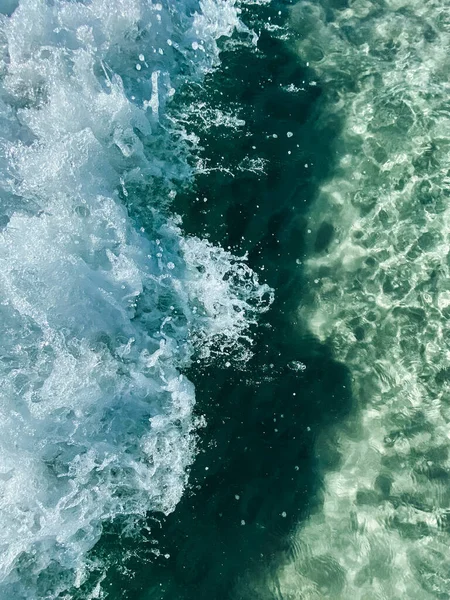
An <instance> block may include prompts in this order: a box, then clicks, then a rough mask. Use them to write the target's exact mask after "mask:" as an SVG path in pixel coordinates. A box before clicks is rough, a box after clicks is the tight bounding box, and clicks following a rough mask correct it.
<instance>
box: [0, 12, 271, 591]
mask: <svg viewBox="0 0 450 600" xmlns="http://www.w3.org/2000/svg"><path fill="white" fill-rule="evenodd" d="M236 28H237V29H239V30H240V31H241V32H242V31H243V26H242V25H241V24H240V22H239V18H238V11H237V9H236V7H235V6H234V2H233V0H230V1H225V0H203V1H200V2H198V1H197V0H184V1H183V2H175V1H172V0H163V1H162V2H159V3H156V2H152V1H150V0H126V1H125V0H80V1H69V0H68V1H64V0H21V1H20V2H17V1H14V0H12V1H10V0H7V2H6V3H5V2H3V3H2V4H1V7H0V80H1V84H0V173H1V176H0V198H1V208H0V210H1V214H0V262H1V269H0V312H1V320H0V328H1V337H0V354H1V367H0V368H1V403H0V414H1V420H0V421H1V422H0V598H2V599H5V600H6V599H7V600H11V599H13V598H14V600H21V599H27V600H33V599H36V598H44V597H45V598H47V599H51V598H56V597H64V598H67V599H68V598H71V597H72V595H73V590H75V589H76V588H79V586H80V585H82V583H83V581H85V580H86V578H87V577H88V575H89V570H90V564H89V561H88V560H87V553H88V551H89V550H90V549H91V548H92V547H93V546H94V545H95V543H96V542H97V541H98V539H99V537H100V535H101V532H102V524H103V523H104V522H106V521H111V520H114V519H115V520H117V519H119V520H120V523H121V524H122V525H123V527H124V528H126V530H127V531H128V532H130V531H132V529H133V526H136V523H137V522H138V520H139V518H140V517H143V516H144V515H145V514H146V513H147V512H148V511H152V510H158V511H163V512H165V513H167V512H170V511H172V510H173V509H174V507H175V505H176V504H177V502H178V500H179V499H180V496H181V494H182V492H183V488H184V485H185V482H186V476H187V475H186V469H187V467H188V465H189V464H190V462H191V461H192V458H193V451H194V440H195V434H194V430H195V426H196V423H195V419H194V418H193V413H192V409H193V404H194V389H193V386H192V384H191V383H190V382H189V381H188V380H187V379H186V378H185V377H184V376H183V375H182V374H181V373H180V369H183V368H185V367H186V366H188V365H189V364H190V361H192V359H193V357H194V356H199V357H201V358H206V359H208V357H212V356H214V355H215V354H217V352H218V350H219V349H220V350H221V351H223V352H224V353H228V354H230V352H231V353H232V352H233V351H234V349H235V350H236V354H237V356H238V358H239V359H240V360H241V359H243V358H245V356H246V355H247V354H248V353H249V352H250V349H249V344H250V343H251V340H250V339H249V333H248V327H249V325H250V324H252V323H254V322H255V319H256V317H257V314H258V313H259V312H261V311H262V310H265V309H266V308H267V306H268V304H269V303H270V296H271V292H270V290H269V289H268V288H267V287H266V286H264V285H260V284H259V283H258V280H257V277H256V275H255V274H254V273H253V272H252V271H251V270H250V269H249V268H248V266H247V265H246V263H245V261H244V260H242V259H236V258H235V257H233V256H232V255H231V254H230V253H229V252H227V251H224V250H222V249H221V248H218V247H214V246H213V245H211V244H210V243H209V242H208V241H206V240H202V239H199V238H195V237H189V238H188V237H183V234H182V231H181V229H180V220H179V218H177V217H175V216H170V213H169V209H168V206H169V205H170V200H171V199H172V198H173V197H174V195H175V194H176V191H177V189H179V188H180V187H182V186H183V185H186V183H187V182H189V180H190V178H191V177H192V172H191V169H190V167H189V153H190V152H191V149H192V147H193V145H195V139H193V138H192V136H191V135H190V133H189V132H188V131H187V130H186V129H185V128H184V126H181V125H179V122H181V121H180V120H177V111H178V114H181V111H182V102H180V101H179V100H178V105H177V111H173V112H171V108H170V106H171V103H172V102H174V101H175V100H176V99H177V97H178V94H177V92H178V91H179V90H180V88H181V87H182V85H183V83H184V82H186V81H190V82H192V81H201V79H202V78H203V77H204V75H205V74H206V73H207V72H208V71H209V70H210V69H211V68H213V67H214V65H215V64H217V62H218V47H217V44H216V41H217V40H218V38H219V37H221V36H229V35H231V34H232V32H233V30H235V29H236ZM249 37H251V36H250V35H249ZM97 567H98V565H97ZM86 594H87V592H86ZM90 594H92V597H101V596H102V590H101V584H100V582H97V583H96V584H95V585H93V586H92V589H91V591H90ZM89 597H91V596H89Z"/></svg>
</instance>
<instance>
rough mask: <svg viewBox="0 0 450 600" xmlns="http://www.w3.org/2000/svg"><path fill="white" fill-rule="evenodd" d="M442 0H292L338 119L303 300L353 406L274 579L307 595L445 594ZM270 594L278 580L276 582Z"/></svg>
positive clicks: (448, 40)
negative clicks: (295, 550) (317, 498)
mask: <svg viewBox="0 0 450 600" xmlns="http://www.w3.org/2000/svg"><path fill="white" fill-rule="evenodd" d="M448 13H449V7H448V6H446V3H445V2H444V3H442V2H434V1H431V2H415V1H412V2H409V1H408V2H404V1H402V0H400V1H397V0H392V1H388V2H386V3H384V4H383V6H381V5H379V4H378V3H376V2H367V1H366V0H364V1H359V0H356V1H354V2H350V3H349V4H348V5H347V4H346V5H345V7H344V6H342V7H337V5H336V4H335V3H328V2H325V1H324V2H321V3H319V4H317V3H315V4H313V3H310V2H301V3H299V4H297V5H296V6H295V7H294V8H293V11H292V25H293V27H294V28H295V30H296V31H297V32H298V34H299V37H298V42H297V47H298V51H299V53H300V55H301V57H302V59H303V60H304V61H308V62H309V63H310V65H311V67H312V68H314V69H316V71H317V73H318V75H319V77H320V79H321V81H322V82H323V84H324V88H325V94H326V95H327V99H328V106H329V111H330V113H331V114H334V115H336V116H337V117H338V118H339V119H340V120H341V121H342V123H343V129H342V133H341V134H340V136H339V137H338V139H337V141H336V142H335V144H336V147H335V152H336V155H337V156H338V157H339V161H338V163H337V165H336V167H335V169H334V174H333V176H332V177H331V179H330V180H329V181H328V182H327V183H326V184H324V185H323V186H322V189H321V191H320V194H319V197H318V198H317V200H316V202H315V204H314V206H313V208H312V210H311V213H310V221H309V222H310V223H311V235H310V236H309V238H308V239H309V241H310V245H309V254H310V258H309V260H308V262H307V264H306V271H307V277H308V279H309V281H310V284H311V286H310V287H311V289H313V290H314V292H313V298H312V301H311V304H310V306H309V308H304V309H302V315H303V317H304V319H305V321H306V323H307V325H308V327H309V328H310V329H311V330H312V331H313V332H314V333H315V334H316V335H317V336H318V337H319V338H320V339H321V340H323V341H324V342H327V343H329V344H330V345H331V346H332V347H333V349H334V353H335V356H336V358H337V359H339V360H341V361H342V362H343V363H345V364H346V365H347V366H348V368H349V369H350V372H351V374H352V379H353V385H352V390H353V395H354V398H355V401H356V405H357V409H356V412H355V414H353V415H352V417H351V419H350V420H349V421H348V422H346V423H344V424H341V425H337V426H336V427H335V428H334V429H333V430H332V431H328V432H327V433H326V435H324V436H322V439H320V440H319V441H318V443H317V454H318V456H322V457H326V456H329V455H330V451H333V453H334V455H336V454H339V455H340V460H333V461H332V462H333V463H334V464H336V467H335V469H331V468H330V467H328V468H327V466H326V464H325V463H326V460H325V459H323V463H324V464H323V477H324V485H323V505H322V506H321V507H319V508H318V509H317V512H315V513H314V514H312V515H311V516H310V518H309V519H308V521H307V522H306V523H305V524H304V525H302V526H301V527H300V528H299V530H298V532H297V533H296V534H295V536H294V540H295V542H294V543H295V544H296V545H301V548H302V550H301V552H300V553H299V556H298V557H297V558H296V559H295V560H294V561H293V562H292V563H290V564H288V565H286V566H285V567H283V568H282V569H281V570H280V572H279V577H278V580H277V582H276V584H275V583H273V582H272V583H271V584H270V585H271V586H273V588H274V589H275V587H276V590H277V593H279V594H280V596H282V597H283V598H287V597H289V598H302V599H308V600H312V599H313V598H314V599H323V598H330V599H333V600H338V599H344V598H345V599H347V598H355V599H356V598H357V599H361V600H362V599H363V598H364V599H368V598H371V599H389V600H393V599H398V600H400V599H403V598H411V599H417V600H425V599H431V598H447V597H449V581H450V571H449V569H448V560H447V555H448V547H449V545H450V537H449V530H448V510H449V494H448V480H449V475H450V462H449V453H448V439H449V431H450V413H449V410H448V398H449V381H450V379H449V367H448V364H449V358H450V354H449V351H450V347H449V339H450V337H449V330H448V325H447V323H448V316H449V314H448V297H449V296H448V288H449V283H448V282H449V281H450V272H449V260H448V257H449V238H448V231H449V224H450V223H449V219H450V212H449V206H448V183H449V182H448V173H449V168H450V162H449V156H450V155H449V152H448V149H449V132H450V119H449V114H448V110H447V105H448V87H449V85H448V52H449V49H450V28H449V19H448ZM274 593H275V592H274Z"/></svg>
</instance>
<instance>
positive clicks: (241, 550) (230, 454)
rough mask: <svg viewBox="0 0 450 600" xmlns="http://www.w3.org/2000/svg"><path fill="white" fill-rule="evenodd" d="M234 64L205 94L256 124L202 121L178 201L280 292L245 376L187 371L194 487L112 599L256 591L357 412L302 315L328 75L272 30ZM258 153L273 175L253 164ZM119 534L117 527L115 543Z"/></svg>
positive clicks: (261, 11)
mask: <svg viewBox="0 0 450 600" xmlns="http://www.w3.org/2000/svg"><path fill="white" fill-rule="evenodd" d="M285 11H286V5H285V4H284V5H283V4H281V5H280V4H277V3H272V4H271V5H270V6H259V7H255V6H252V7H250V9H249V12H248V14H246V13H245V12H244V14H243V17H244V20H246V19H247V22H248V23H249V25H250V26H251V27H254V28H255V29H256V30H258V24H263V23H268V22H271V23H272V25H273V26H275V31H276V32H277V31H279V30H277V29H276V27H277V24H278V25H279V27H283V26H284V23H285V21H286V14H285ZM268 17H271V19H270V20H269V19H268ZM221 59H222V64H221V66H220V67H219V68H218V70H217V71H215V72H214V73H212V74H211V75H209V76H208V77H207V80H206V83H205V85H204V86H203V87H202V90H200V91H199V90H198V89H195V90H192V95H193V101H194V99H195V101H196V102H198V103H199V104H200V103H201V102H205V104H206V105H209V106H212V107H217V106H219V107H226V106H230V105H233V106H235V107H237V109H238V114H239V118H240V119H242V120H243V121H245V125H243V126H242V127H240V128H237V129H230V128H227V127H223V126H220V125H218V126H217V127H212V128H211V127H210V128H207V129H203V130H202V129H201V127H200V126H199V128H198V130H197V131H195V133H196V134H197V135H198V136H199V137H200V139H201V144H202V146H203V148H204V150H203V155H204V156H206V157H207V158H208V160H209V162H208V165H209V167H210V168H209V169H208V172H205V173H200V174H199V175H198V176H197V178H196V181H195V189H194V190H193V191H192V192H190V193H187V194H185V195H184V196H183V197H180V198H178V199H177V201H176V206H175V208H176V210H177V211H178V212H179V213H180V214H182V215H183V228H184V230H185V231H186V232H187V233H192V234H197V235H207V236H208V237H209V238H210V239H211V241H213V242H218V243H220V244H222V245H223V246H224V247H228V246H231V247H232V248H233V249H236V248H237V249H238V250H239V251H240V252H241V253H244V252H248V257H249V264H250V266H251V267H252V268H253V269H255V270H256V271H257V272H259V273H260V277H261V279H263V280H265V281H267V283H268V284H269V285H271V286H272V287H273V288H274V289H275V294H276V299H275V302H274V304H273V306H272V308H271V310H270V311H269V312H268V313H267V314H266V315H265V319H264V320H263V322H261V323H260V324H259V328H258V332H257V333H255V336H257V337H256V342H255V345H254V348H253V352H254V356H253V358H252V359H251V360H250V361H249V362H248V364H247V365H246V366H245V368H244V369H243V370H240V369H238V368H234V365H233V366H232V367H231V368H227V367H226V365H225V364H224V365H218V364H214V365H210V366H206V367H205V366H200V367H199V366H198V365H196V366H195V368H192V369H191V370H190V371H189V372H188V373H187V375H188V377H189V378H190V379H191V380H192V381H193V382H194V384H195V387H196V397H197V405H196V411H197V414H198V415H204V416H205V418H206V422H207V426H206V427H205V428H204V429H201V430H200V431H199V443H198V446H199V452H198V455H197V457H196V461H195V463H194V465H193V466H192V470H191V474H190V487H189V489H188V490H186V492H185V495H184V498H183V499H182V500H181V502H180V504H179V505H178V507H177V509H176V511H175V512H174V513H173V514H171V515H169V516H168V517H167V518H163V517H161V519H160V522H158V520H157V519H156V521H153V520H152V523H153V524H152V525H151V534H150V537H149V541H148V544H147V545H146V548H144V549H143V550H142V551H140V550H139V551H136V549H135V548H132V546H131V545H130V546H128V548H126V547H125V548H123V549H122V550H123V554H122V555H123V556H127V557H128V558H125V559H123V568H122V569H118V570H117V571H116V573H115V574H114V575H111V576H108V580H109V583H110V591H109V598H111V599H116V598H119V597H120V598H128V599H130V600H131V599H132V600H134V599H139V600H156V599H161V600H163V599H164V600H166V599H167V600H169V599H170V600H172V599H173V600H175V599H176V600H203V599H205V600H206V599H210V600H222V599H226V598H233V599H234V600H237V599H239V598H244V596H243V595H242V594H245V592H243V591H242V589H243V588H245V584H244V586H242V581H243V580H245V578H246V576H248V575H249V574H251V576H252V577H257V576H258V573H259V572H262V571H264V572H265V573H267V572H269V573H270V571H271V567H272V566H273V567H274V568H275V565H279V564H280V562H283V560H287V559H288V558H289V553H290V552H293V551H294V550H293V549H291V548H290V536H289V534H290V532H291V531H292V529H293V528H294V527H295V526H296V525H297V524H298V522H299V521H300V520H301V519H304V518H305V517H306V516H307V515H308V513H309V511H310V510H311V508H312V506H313V504H314V502H317V501H318V500H317V491H318V488H319V487H320V483H321V482H320V480H319V475H318V469H317V466H316V465H317V458H316V457H315V454H314V442H315V440H316V439H317V436H318V435H320V434H321V432H323V431H326V429H327V427H328V426H329V425H331V424H334V423H335V422H336V420H338V419H342V418H343V417H345V415H346V414H348V411H349V410H350V405H351V397H350V384H349V375H348V372H347V371H346V369H345V367H343V366H342V365H341V364H338V363H336V362H335V361H334V360H333V359H332V357H331V353H330V351H329V349H328V348H327V347H326V346H323V345H321V344H320V343H319V342H318V341H317V340H315V339H314V338H312V336H311V335H310V334H309V333H308V332H306V331H305V330H304V329H302V325H301V323H300V322H299V321H298V319H297V307H298V304H299V301H301V298H302V297H303V296H305V295H306V291H305V290H304V289H303V287H302V286H304V285H305V284H304V283H303V279H302V261H303V260H304V256H305V242H306V239H307V236H308V235H309V232H308V220H307V214H306V212H307V208H308V205H309V203H310V202H311V201H312V199H313V198H314V197H315V195H316V193H317V189H318V186H319V185H320V184H321V183H322V182H323V181H324V180H326V178H327V176H328V174H329V173H330V170H331V169H332V168H333V155H332V141H333V139H334V138H335V136H336V135H338V133H339V126H340V125H339V122H336V121H334V120H332V118H331V117H330V118H329V119H328V120H326V119H325V118H324V116H323V110H322V108H321V107H322V106H323V103H324V102H326V99H324V98H323V93H322V90H321V87H320V83H318V82H316V81H315V80H314V73H313V72H312V71H311V70H310V69H309V68H308V67H306V66H302V65H301V63H300V61H299V59H298V56H295V54H294V53H291V52H290V50H289V49H288V47H287V44H286V42H285V41H283V40H280V39H277V37H276V33H275V34H274V33H273V32H271V31H267V29H263V30H262V32H261V33H260V37H259V41H258V51H255V49H254V48H251V47H248V46H245V45H242V46H238V47H237V48H236V47H231V48H228V49H227V48H224V51H223V53H222V55H221ZM193 123H194V124H193V127H194V129H195V119H194V120H193ZM252 156H254V157H255V158H258V159H263V160H262V162H260V163H259V164H264V172H262V171H260V170H258V169H254V170H251V169H245V168H240V166H241V167H242V165H245V164H247V163H246V162H245V161H246V160H247V159H248V157H252ZM253 164H256V163H253ZM224 165H225V167H226V169H223V168H220V167H223V166H224ZM204 198H206V199H207V202H204ZM331 235H332V232H330V233H329V234H327V233H326V232H325V233H324V232H322V233H321V234H320V237H318V239H317V240H316V244H318V245H319V246H320V247H321V249H322V250H323V248H325V247H326V245H327V243H329V239H328V238H330V237H331ZM152 519H154V517H152ZM113 538H114V532H113V531H111V532H109V533H105V535H104V536H103V539H102V542H101V546H100V547H101V548H103V551H107V550H108V547H109V548H110V544H111V543H112V541H111V540H112V539H113ZM155 539H156V540H157V542H158V545H157V548H158V551H159V552H160V555H159V556H158V557H155V555H154V553H153V552H154V546H153V541H154V540H155ZM125 544H126V543H125ZM144 546H145V544H144ZM283 557H285V558H283ZM143 558H144V560H143ZM245 597H247V596H245Z"/></svg>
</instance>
